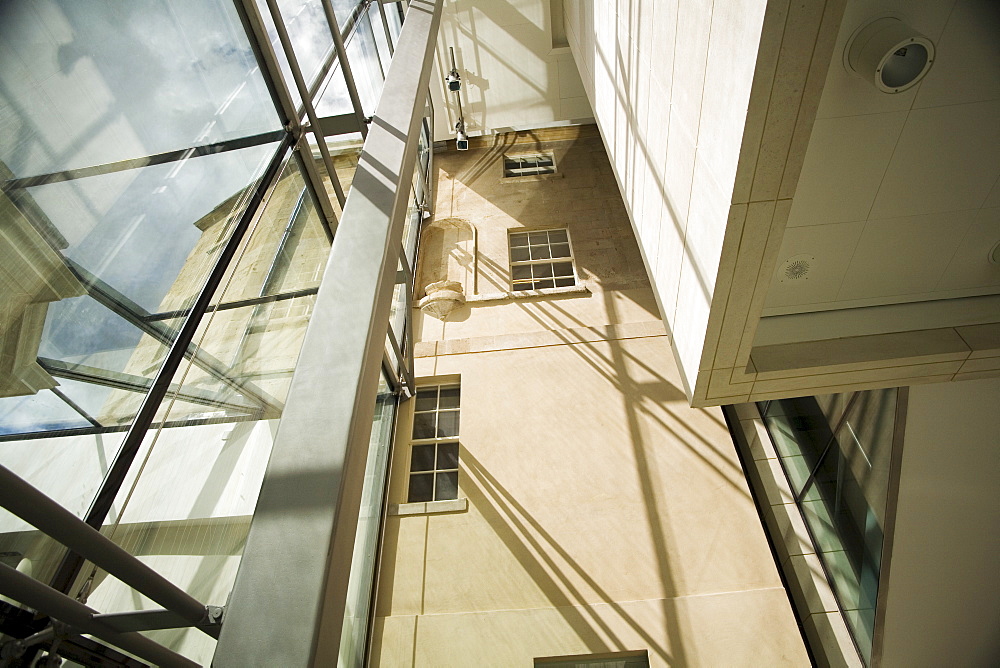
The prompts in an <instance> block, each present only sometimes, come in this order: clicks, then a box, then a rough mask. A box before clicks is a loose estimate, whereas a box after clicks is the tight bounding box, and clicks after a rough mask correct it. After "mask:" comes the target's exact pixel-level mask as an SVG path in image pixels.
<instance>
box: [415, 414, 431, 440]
mask: <svg viewBox="0 0 1000 668" xmlns="http://www.w3.org/2000/svg"><path fill="white" fill-rule="evenodd" d="M435 417H437V413H415V414H414V415H413V438H434V436H435V433H434V418H435Z"/></svg>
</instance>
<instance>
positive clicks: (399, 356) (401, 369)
mask: <svg viewBox="0 0 1000 668" xmlns="http://www.w3.org/2000/svg"><path fill="white" fill-rule="evenodd" d="M386 338H387V339H388V340H389V345H390V346H391V347H392V354H393V355H395V357H396V369H397V373H399V374H400V375H401V376H402V377H403V380H404V381H405V383H406V386H407V387H409V388H413V386H414V385H413V375H412V374H411V373H410V369H409V367H407V365H406V358H404V357H403V352H402V350H401V349H400V347H399V342H398V341H396V335H395V334H394V333H393V331H392V326H391V325H390V326H389V327H388V328H386Z"/></svg>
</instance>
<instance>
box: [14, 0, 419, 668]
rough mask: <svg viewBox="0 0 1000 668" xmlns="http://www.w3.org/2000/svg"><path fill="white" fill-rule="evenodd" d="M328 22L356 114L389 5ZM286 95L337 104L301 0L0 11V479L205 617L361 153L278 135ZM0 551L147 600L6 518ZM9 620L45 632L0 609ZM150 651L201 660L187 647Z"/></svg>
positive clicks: (337, 140) (313, 14)
mask: <svg viewBox="0 0 1000 668" xmlns="http://www.w3.org/2000/svg"><path fill="white" fill-rule="evenodd" d="M330 7H332V10H333V15H334V16H335V19H336V27H337V28H338V29H339V31H340V33H341V36H342V38H343V40H344V42H345V45H346V51H347V55H348V58H349V62H350V69H351V71H352V73H353V76H354V78H355V81H356V87H357V90H358V93H359V96H360V99H361V102H362V107H363V108H362V110H361V111H363V112H364V114H365V115H370V114H371V113H372V112H373V111H374V106H375V103H376V102H377V100H378V97H379V95H380V93H381V87H382V82H383V80H384V74H383V73H384V72H385V71H386V70H388V67H389V58H390V57H391V49H392V45H393V44H394V43H395V39H396V37H397V36H398V34H399V31H400V29H401V22H400V19H399V15H398V13H397V11H396V9H395V8H394V7H393V8H392V9H391V10H390V9H388V8H387V9H386V11H385V15H386V18H387V21H386V22H385V23H383V21H382V12H381V9H380V7H379V6H378V5H377V3H375V2H372V1H370V0H367V1H366V0H361V1H358V0H333V2H332V3H331V5H330ZM274 9H277V14H278V16H279V17H280V19H281V20H282V22H283V24H284V26H285V29H286V30H287V33H288V35H289V37H290V39H291V42H292V47H293V50H292V60H294V61H295V62H296V63H297V65H298V66H299V68H300V70H301V73H302V74H303V76H304V77H305V79H306V82H307V84H308V86H307V87H308V90H309V94H310V97H309V99H308V100H303V99H302V96H301V95H300V94H299V92H298V90H297V88H296V85H295V84H294V82H293V78H292V73H291V64H290V63H291V60H290V59H289V54H288V53H287V52H286V50H285V49H284V48H283V47H282V45H280V44H279V40H278V39H277V30H276V29H275V27H274V26H275V24H274V20H273V15H274V12H273V11H272V10H274ZM254 13H256V14H257V19H258V21H259V22H260V23H262V24H263V25H265V26H267V29H266V34H259V32H257V33H255V31H254V29H253V27H252V26H253V23H254V21H253V20H251V19H252V16H253V14H254ZM248 16H250V17H251V19H248ZM386 26H387V27H388V31H387V30H386ZM268 54H270V61H271V62H272V63H276V64H277V65H276V66H275V65H272V66H269V65H268V60H269V57H268ZM282 91H284V95H285V96H290V97H291V98H292V99H293V100H294V104H295V112H296V113H297V116H296V117H294V118H289V117H288V114H287V113H285V111H286V109H283V108H282V105H281V104H280V99H281V97H282ZM341 93H342V94H341ZM307 105H313V106H317V107H320V108H325V109H326V111H325V112H324V113H323V115H324V116H328V115H331V114H335V113H336V114H346V113H354V111H355V110H354V109H353V107H352V103H351V99H350V97H349V96H348V95H347V86H346V83H345V77H344V71H343V68H342V67H341V64H340V63H339V60H338V58H337V53H336V49H335V47H334V39H333V36H332V32H331V26H330V22H329V16H328V15H327V13H326V12H325V10H324V6H323V2H321V1H320V0H280V1H279V2H269V1H267V0H259V1H257V2H254V1H253V0H236V1H235V2H232V1H230V0H209V1H206V2H199V3H181V4H178V3H173V2H169V1H168V0H147V1H143V2H136V3H119V2H113V1H111V0H107V1H104V2H88V3H79V2H69V1H65V0H42V1H38V2H27V1H25V2H6V3H2V4H0V184H2V192H0V255H2V258H0V259H2V262H0V276H2V287H3V296H2V297H0V305H2V308H0V346H2V350H0V465H2V466H4V467H6V468H7V469H9V470H11V471H12V472H14V473H15V474H17V475H18V476H20V477H21V478H23V479H24V480H26V481H27V482H29V483H30V484H31V485H33V486H34V487H36V488H37V489H39V490H40V491H42V492H43V493H45V494H46V495H48V496H49V497H51V498H53V499H54V500H56V501H57V502H58V503H59V504H60V505H62V506H63V507H65V508H67V509H69V510H70V511H71V512H72V513H74V514H75V515H76V516H77V517H79V518H81V519H84V520H85V521H87V522H88V523H90V524H91V525H92V526H94V527H96V528H100V529H101V530H102V532H103V533H105V534H106V535H108V536H110V537H111V538H112V539H113V540H114V541H115V542H116V543H118V544H119V545H121V546H122V547H124V548H125V549H126V550H128V551H129V552H130V553H131V554H133V555H136V556H138V557H140V558H141V559H142V561H143V562H145V563H146V564H147V565H150V566H152V567H153V568H154V570H156V571H157V572H158V573H160V574H161V575H163V576H165V577H166V578H168V579H169V580H170V581H172V582H173V583H174V584H176V585H178V586H179V587H181V588H182V589H184V590H185V591H187V592H188V593H190V594H191V595H193V596H194V597H195V598H197V599H198V600H199V601H200V602H202V603H204V604H210V605H224V604H225V602H226V598H227V596H228V592H229V590H230V588H231V585H232V581H233V578H234V577H235V573H236V569H237V567H238V565H239V561H240V555H241V552H242V545H243V541H244V539H245V537H246V531H247V528H248V526H249V522H250V518H251V517H252V514H253V510H254V506H255V503H256V497H257V493H258V491H259V487H260V484H261V480H262V477H263V472H264V467H265V466H266V463H267V459H268V456H269V453H270V447H271V442H272V440H273V435H274V433H275V431H276V428H277V424H278V421H279V420H280V417H281V413H282V408H283V402H284V397H285V393H286V392H287V389H288V385H289V381H290V378H291V375H292V372H293V370H294V367H295V361H296V358H297V355H298V349H299V346H300V344H301V341H302V336H303V334H304V332H305V328H306V326H307V324H308V322H309V318H310V315H311V312H312V306H313V301H314V298H315V294H316V292H317V290H318V287H319V283H320V280H321V278H322V274H323V269H324V267H325V266H326V261H327V256H328V254H329V249H330V244H331V242H332V239H333V234H334V231H335V228H336V222H337V220H336V218H337V216H339V214H340V211H341V208H340V206H339V202H338V201H337V197H336V191H337V189H338V187H337V186H339V189H342V190H344V191H346V190H348V189H349V188H350V181H351V177H352V175H353V169H354V167H355V166H356V162H357V154H358V151H359V149H360V146H361V140H362V135H361V133H360V132H359V131H358V127H357V125H355V126H354V128H353V129H352V128H349V127H348V128H346V129H345V130H344V131H343V132H341V133H340V134H339V135H336V136H334V135H332V134H331V135H330V136H324V135H322V134H320V135H318V136H312V135H304V134H303V133H302V132H301V130H299V131H296V130H295V129H294V128H295V127H297V125H296V123H301V122H302V121H303V120H304V119H305V114H306V112H305V109H304V108H305V106H307ZM324 105H326V106H325V107H324ZM300 139H301V141H300ZM320 140H322V141H324V143H325V146H328V147H329V148H328V149H327V151H328V153H329V154H330V157H331V158H332V160H331V161H330V162H329V163H326V162H325V161H324V160H323V159H321V158H322V156H321V155H320V153H319V151H317V150H316V149H317V147H318V142H319V141H320ZM296 145H299V146H306V147H308V146H310V145H311V146H312V147H313V150H312V151H310V150H308V148H306V149H304V150H302V151H300V152H299V153H300V155H297V156H295V155H294V153H295V151H293V147H295V146H296ZM427 145H428V146H429V142H428V144H427ZM293 156H294V159H293ZM331 167H332V170H331ZM414 197H415V202H417V201H418V200H419V202H422V197H423V194H422V193H420V194H417V193H415V194H414ZM414 206H415V207H416V206H417V204H416V203H415V205H414ZM412 236H413V239H412V241H411V242H409V243H408V250H407V252H406V253H401V255H402V256H404V257H408V258H409V260H410V262H412V258H413V257H414V255H413V252H412V249H411V248H410V246H411V245H415V243H416V241H415V235H412ZM411 274H412V272H411ZM405 313H406V312H405V310H401V313H400V314H399V315H400V317H401V318H402V319H401V320H400V322H399V323H398V324H397V323H396V322H395V318H394V323H393V326H394V327H398V332H399V336H398V340H399V341H404V340H405V339H404V337H405V336H408V334H405V333H404V330H405V328H406V325H405V322H404V321H405ZM387 326H388V323H387ZM399 354H400V355H405V347H403V348H402V351H401V352H400V353H399ZM407 364H408V361H407V360H405V359H403V358H401V357H396V358H395V359H393V360H391V364H387V366H389V367H392V368H396V369H398V370H401V369H404V368H405V367H406V365H407ZM399 378H400V374H399V373H396V374H395V375H393V376H392V377H390V378H388V380H387V381H386V387H388V388H390V389H391V390H393V391H395V390H396V389H398V386H399ZM379 402H380V403H379V406H383V405H387V403H388V399H386V398H384V397H380V399H379ZM379 410H380V411H381V410H382V408H380V409H379ZM0 561H2V563H4V564H6V565H9V566H11V567H13V568H16V569H17V570H19V571H21V572H22V573H27V574H29V575H31V576H32V577H33V578H35V579H36V580H39V581H42V582H44V583H46V584H49V585H50V586H52V587H53V588H54V589H57V590H59V591H62V592H64V593H67V594H69V595H70V596H71V597H73V598H75V599H77V600H80V601H82V602H86V603H87V605H89V606H91V607H93V608H96V609H98V610H99V611H100V612H127V611H132V610H139V609H148V608H156V607H159V606H158V605H156V604H155V603H153V602H152V601H150V600H149V599H147V598H146V597H145V596H143V595H142V594H141V592H136V591H135V590H132V589H131V588H129V587H128V586H126V585H124V584H123V583H121V582H119V581H118V580H117V579H115V578H114V577H113V576H111V575H109V574H108V573H106V572H104V571H103V570H101V569H99V568H97V567H96V566H94V565H93V564H90V563H89V562H85V561H84V560H83V559H82V558H79V557H76V555H73V554H71V553H70V552H69V551H68V550H67V549H66V548H65V547H64V546H62V545H60V544H58V543H56V542H55V541H53V540H52V539H50V538H49V537H47V536H45V535H44V534H42V533H41V532H39V531H38V530H36V529H35V528H34V527H32V526H31V525H29V524H27V523H26V522H24V521H23V520H21V519H20V518H19V517H16V516H14V515H13V514H11V513H9V512H8V511H6V510H3V509H0ZM29 619H30V622H25V621H24V620H29ZM15 620H17V622H18V623H19V624H20V623H21V622H24V623H26V624H28V627H31V625H32V624H33V625H35V626H37V627H38V628H42V627H43V626H44V624H45V621H46V620H44V619H34V618H33V616H32V615H31V614H30V613H28V612H26V611H23V610H21V609H20V608H19V606H18V605H17V604H16V602H13V601H8V602H3V601H0V631H2V632H4V633H6V632H8V631H9V630H10V629H12V628H14V627H15V626H16V624H14V621H15ZM28 627H25V628H28ZM19 628H20V627H19ZM32 628H33V627H32ZM147 635H149V636H150V637H151V638H153V639H155V640H156V641H157V642H160V643H161V644H164V645H165V646H168V647H170V648H171V649H173V650H175V651H178V652H181V653H182V654H184V655H186V656H188V657H189V658H191V659H192V660H195V661H197V662H199V663H204V664H207V663H209V662H210V660H211V655H212V651H213V649H214V640H213V639H212V638H210V637H209V636H208V635H206V634H204V633H202V632H200V631H196V630H191V629H178V630H168V631H154V632H147ZM4 639H5V638H4V637H0V644H2V642H3V640H4ZM70 645H71V643H64V644H63V649H64V652H63V653H64V654H65V655H66V656H74V655H73V648H72V647H71V646H70ZM40 647H43V646H40Z"/></svg>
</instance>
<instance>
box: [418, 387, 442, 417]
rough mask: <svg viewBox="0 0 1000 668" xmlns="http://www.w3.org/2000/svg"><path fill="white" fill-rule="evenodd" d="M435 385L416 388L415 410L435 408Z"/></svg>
mask: <svg viewBox="0 0 1000 668" xmlns="http://www.w3.org/2000/svg"><path fill="white" fill-rule="evenodd" d="M437 393H438V389H437V387H422V388H420V389H419V390H417V398H416V402H417V403H416V406H415V410H418V411H432V410H434V409H435V408H437Z"/></svg>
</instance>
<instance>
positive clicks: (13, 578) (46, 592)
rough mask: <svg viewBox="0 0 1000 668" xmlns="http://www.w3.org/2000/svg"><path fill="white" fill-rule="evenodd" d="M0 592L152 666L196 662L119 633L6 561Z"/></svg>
mask: <svg viewBox="0 0 1000 668" xmlns="http://www.w3.org/2000/svg"><path fill="white" fill-rule="evenodd" d="M0 592H2V593H3V595H4V596H8V597H10V598H12V599H14V600H15V601H20V602H21V603H23V604H24V605H26V606H28V607H30V608H32V609H34V610H37V611H39V612H41V613H43V614H45V615H48V616H49V617H52V618H53V619H57V620H59V621H61V622H64V623H66V624H68V625H69V626H71V627H72V628H73V629H74V630H76V631H79V632H82V633H89V634H91V635H93V636H97V637H98V638H100V639H101V640H103V641H105V642H107V643H109V644H111V645H114V646H115V647H118V648H121V649H123V650H125V651H126V652H131V653H132V654H135V655H136V656H137V657H139V658H141V659H143V660H144V661H148V662H149V663H151V664H153V665H155V666H163V667H164V668H174V667H175V666H176V667H178V668H189V667H197V666H198V664H197V663H195V662H194V661H191V660H190V659H188V658H187V657H184V656H181V655H180V654H178V653H177V652H174V651H172V650H169V649H167V648H166V647H164V646H163V645H160V644H158V643H155V642H153V641H152V640H150V639H149V638H147V637H145V636H144V635H141V634H139V633H134V632H126V633H118V632H116V631H114V630H112V629H109V628H108V627H107V626H105V625H104V624H102V623H100V622H98V621H96V620H95V619H94V616H95V615H96V614H98V613H97V611H96V610H94V609H93V608H89V607H87V606H86V605H84V604H83V603H80V602H79V601H76V600H74V599H72V598H70V597H69V596H66V594H61V593H59V592H57V591H56V590H54V589H52V588H51V587H48V586H46V585H44V584H42V583H41V582H39V581H38V580H35V579H33V578H32V577H31V576H29V575H25V574H24V573H21V572H19V571H17V570H15V569H13V568H11V567H10V566H7V565H6V564H0Z"/></svg>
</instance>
